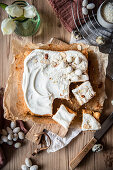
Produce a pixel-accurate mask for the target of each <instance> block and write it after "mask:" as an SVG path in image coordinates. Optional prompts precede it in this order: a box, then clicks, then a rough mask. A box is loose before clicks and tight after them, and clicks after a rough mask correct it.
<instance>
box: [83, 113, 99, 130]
mask: <svg viewBox="0 0 113 170" xmlns="http://www.w3.org/2000/svg"><path fill="white" fill-rule="evenodd" d="M95 113H96V114H95ZM95 115H97V112H94V113H93V112H92V111H88V110H84V111H83V117H82V130H83V131H86V130H98V129H100V128H101V124H100V123H99V122H98V119H96V117H97V118H98V116H99V117H100V114H99V112H98V116H95ZM94 116H95V117H94Z"/></svg>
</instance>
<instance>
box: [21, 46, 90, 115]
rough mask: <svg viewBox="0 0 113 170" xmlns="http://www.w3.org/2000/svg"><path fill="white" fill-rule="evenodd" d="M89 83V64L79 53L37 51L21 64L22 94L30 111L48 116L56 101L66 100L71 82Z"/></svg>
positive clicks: (70, 51) (71, 51)
mask: <svg viewBox="0 0 113 170" xmlns="http://www.w3.org/2000/svg"><path fill="white" fill-rule="evenodd" d="M87 80H89V76H88V61H87V58H86V57H85V55H83V54H82V53H81V52H79V51H73V50H69V51H62V52H58V51H49V50H41V49H36V50H34V51H32V52H31V53H30V54H29V55H28V56H27V57H26V59H25V60H24V73H23V84H22V88H23V92H24V99H25V102H26V104H27V107H28V108H29V109H30V111H31V112H32V113H34V114H36V115H39V116H45V115H46V116H48V115H49V116H51V115H52V104H53V101H54V99H55V98H63V99H67V100H69V85H70V83H71V82H85V81H87Z"/></svg>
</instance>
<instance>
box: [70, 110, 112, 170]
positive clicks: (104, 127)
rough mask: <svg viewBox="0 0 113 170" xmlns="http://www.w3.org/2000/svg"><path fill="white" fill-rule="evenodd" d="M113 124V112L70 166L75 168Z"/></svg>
mask: <svg viewBox="0 0 113 170" xmlns="http://www.w3.org/2000/svg"><path fill="white" fill-rule="evenodd" d="M112 125H113V113H111V114H110V115H109V116H108V118H107V119H106V120H105V121H104V123H103V124H102V126H101V129H99V130H97V131H96V132H95V134H94V137H93V138H92V139H91V140H90V141H89V142H88V144H86V145H85V146H84V147H83V149H82V150H81V151H80V153H79V154H78V155H77V156H76V157H75V158H74V159H73V160H72V161H71V162H70V168H71V169H72V170H73V169H74V168H75V167H77V166H78V164H79V163H80V162H81V161H82V159H83V158H84V157H85V156H86V154H87V153H88V152H89V151H90V149H91V148H92V147H93V146H94V145H95V143H96V142H97V141H98V140H100V139H101V138H102V136H103V135H104V134H105V133H106V132H107V130H108V129H109V128H110V127H111V126H112Z"/></svg>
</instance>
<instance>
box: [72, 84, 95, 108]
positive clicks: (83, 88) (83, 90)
mask: <svg viewBox="0 0 113 170" xmlns="http://www.w3.org/2000/svg"><path fill="white" fill-rule="evenodd" d="M72 92H73V94H74V96H75V98H76V99H77V101H78V103H79V105H81V106H82V105H83V104H85V103H87V102H88V101H89V100H90V99H92V98H93V97H94V96H95V95H96V93H95V92H94V90H93V88H92V86H91V83H90V82H89V81H86V82H84V83H82V84H81V85H80V86H78V87H76V88H75V89H73V90H72Z"/></svg>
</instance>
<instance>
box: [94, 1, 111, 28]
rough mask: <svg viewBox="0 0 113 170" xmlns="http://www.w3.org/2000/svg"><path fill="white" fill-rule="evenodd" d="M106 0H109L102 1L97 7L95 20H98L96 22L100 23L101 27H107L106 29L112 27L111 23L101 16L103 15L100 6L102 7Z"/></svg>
mask: <svg viewBox="0 0 113 170" xmlns="http://www.w3.org/2000/svg"><path fill="white" fill-rule="evenodd" d="M107 2H109V1H108V0H107V1H104V2H103V3H102V4H101V5H100V7H99V9H98V11H97V20H98V22H99V23H100V25H102V26H103V27H105V28H108V29H113V23H110V22H107V21H106V20H105V19H104V18H103V16H102V8H103V6H104V5H105V4H106V3H107Z"/></svg>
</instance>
